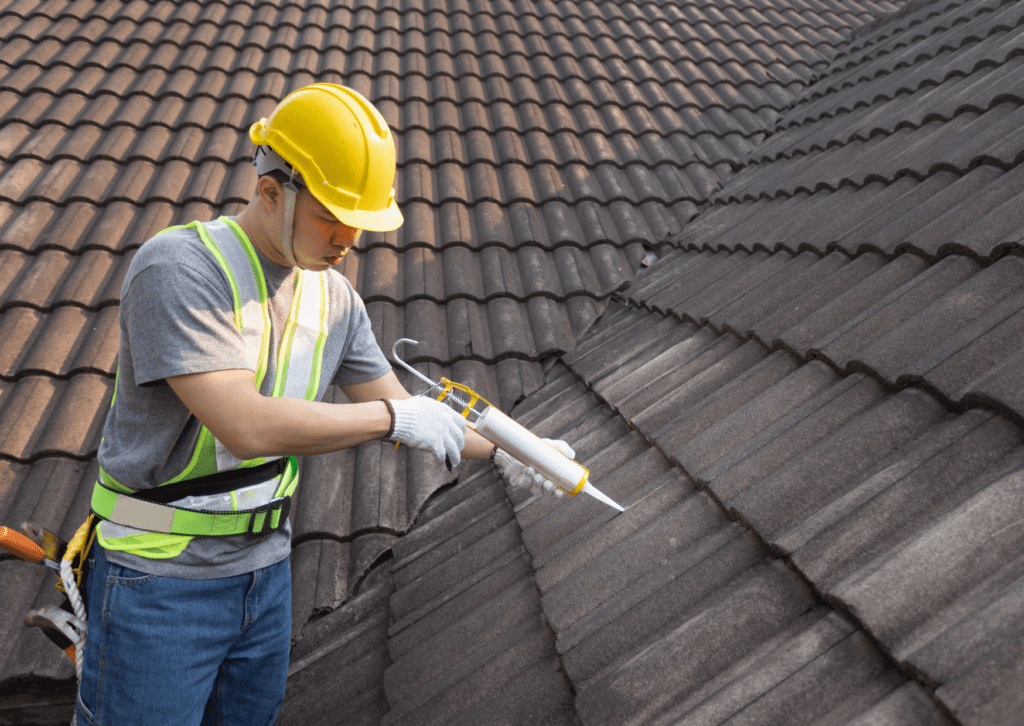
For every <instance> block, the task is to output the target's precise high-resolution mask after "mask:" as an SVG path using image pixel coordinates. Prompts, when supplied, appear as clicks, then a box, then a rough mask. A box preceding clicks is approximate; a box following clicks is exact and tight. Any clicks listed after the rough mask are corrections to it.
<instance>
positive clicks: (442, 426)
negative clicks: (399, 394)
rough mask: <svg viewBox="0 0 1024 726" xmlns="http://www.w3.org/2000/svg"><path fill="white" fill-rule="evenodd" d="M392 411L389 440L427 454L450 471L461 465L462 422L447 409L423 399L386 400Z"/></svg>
mask: <svg viewBox="0 0 1024 726" xmlns="http://www.w3.org/2000/svg"><path fill="white" fill-rule="evenodd" d="M390 401H391V407H392V408H393V409H394V411H395V428H394V430H393V431H392V432H391V437H392V438H393V439H395V440H396V441H399V442H401V443H403V444H405V445H406V446H413V447H415V448H417V449H423V450H424V451H429V452H430V453H432V454H433V455H434V456H436V457H437V459H438V461H440V462H441V463H442V464H449V465H450V466H451V467H455V466H458V465H459V462H460V461H462V447H463V445H464V444H465V436H466V419H464V418H462V416H460V415H459V414H457V413H456V412H455V411H453V410H452V409H451V408H449V407H448V406H446V405H444V404H443V403H440V402H439V401H435V400H434V399H432V398H427V397H426V396H414V397H412V398H402V399H395V398H392V399H390Z"/></svg>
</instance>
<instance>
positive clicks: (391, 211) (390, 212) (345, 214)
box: [310, 189, 405, 232]
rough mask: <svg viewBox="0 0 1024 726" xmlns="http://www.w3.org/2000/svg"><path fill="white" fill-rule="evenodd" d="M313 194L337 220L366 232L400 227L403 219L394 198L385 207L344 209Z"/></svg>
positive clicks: (385, 230) (388, 230)
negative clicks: (368, 209) (378, 208)
mask: <svg viewBox="0 0 1024 726" xmlns="http://www.w3.org/2000/svg"><path fill="white" fill-rule="evenodd" d="M310 193H313V190H312V189H310ZM313 196H314V197H316V198H317V201H319V202H320V203H321V204H323V205H324V206H325V207H327V209H328V210H329V211H330V212H331V214H333V215H334V216H335V217H337V218H338V221H339V222H341V223H342V224H347V225H348V226H349V227H355V228H356V229H362V230H365V231H367V232H391V231H393V230H396V229H398V228H399V227H401V226H402V223H403V222H404V221H405V218H404V217H403V216H402V211H401V210H400V209H399V208H398V204H397V203H396V202H395V200H394V199H392V200H391V204H389V205H388V207H387V208H386V209H380V210H376V211H372V212H371V211H366V210H362V209H346V208H345V207H339V206H338V205H336V204H331V203H330V202H328V201H326V200H324V199H320V197H319V196H318V195H317V194H315V193H314V194H313Z"/></svg>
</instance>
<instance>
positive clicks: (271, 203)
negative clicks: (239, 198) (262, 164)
mask: <svg viewBox="0 0 1024 726" xmlns="http://www.w3.org/2000/svg"><path fill="white" fill-rule="evenodd" d="M283 191H284V190H283V189H282V188H281V184H280V182H278V181H277V179H275V178H274V177H272V176H271V175H270V174H265V175H263V176H261V177H260V178H259V180H258V181H257V182H256V194H257V196H258V197H259V199H260V201H261V202H262V203H263V204H264V205H265V206H266V207H267V210H268V211H270V212H273V211H274V210H275V209H277V205H278V204H279V203H280V201H281V195H282V192H283Z"/></svg>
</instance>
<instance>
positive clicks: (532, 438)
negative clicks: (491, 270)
mask: <svg viewBox="0 0 1024 726" xmlns="http://www.w3.org/2000/svg"><path fill="white" fill-rule="evenodd" d="M399 343H412V344H413V345H419V341H416V340H413V339H411V338H401V339H400V340H397V341H395V344H394V345H393V346H392V347H391V356H392V358H394V360H395V362H396V363H398V364H399V365H400V366H402V367H403V368H405V369H406V370H407V371H409V372H410V373H412V374H413V375H414V376H416V377H417V378H419V379H420V380H421V381H423V382H424V383H426V384H427V385H428V386H430V388H429V389H428V390H427V392H426V394H425V395H429V394H431V393H432V392H433V391H436V390H438V389H440V394H439V395H438V397H437V400H438V401H441V402H442V403H446V404H448V405H449V406H451V407H452V408H454V409H455V410H456V411H458V412H459V413H460V414H461V415H462V416H463V418H465V419H466V422H467V424H468V426H469V427H470V428H471V429H473V430H474V431H476V432H477V433H478V434H480V435H481V436H483V437H484V438H485V439H487V440H488V441H490V442H491V443H492V444H496V445H497V446H499V447H501V448H502V449H503V450H504V451H506V452H508V454H509V455H510V456H513V457H515V458H516V459H518V460H519V461H520V462H522V463H523V464H526V465H527V466H530V467H533V469H534V470H535V471H536V472H537V473H539V474H541V475H543V476H544V477H545V478H547V479H550V480H551V481H552V482H553V483H554V484H555V485H556V486H557V487H558V488H559V489H561V490H562V491H564V492H567V493H568V494H569V495H570V496H576V495H577V494H579V493H580V492H583V493H584V494H589V495H590V496H592V497H593V498H594V499H597V500H598V501H601V502H604V503H605V504H607V505H608V506H609V507H613V508H615V509H617V510H619V511H620V512H623V511H625V510H624V509H623V508H622V507H620V506H619V505H618V504H616V503H615V501H614V500H612V499H611V498H610V497H608V496H606V495H605V494H604V493H603V492H601V490H599V489H598V488H597V487H595V486H594V485H593V484H591V483H590V482H589V481H587V480H588V479H589V478H590V471H589V470H588V469H587V468H586V467H585V466H581V465H580V464H578V463H577V462H575V461H573V460H572V459H570V458H568V457H567V456H565V455H564V454H562V452H560V451H559V450H558V449H556V448H554V447H553V446H550V445H549V444H546V443H545V442H544V441H543V440H542V439H541V438H540V437H539V436H537V435H535V434H533V433H531V432H530V431H529V430H527V429H526V428H525V427H524V426H522V425H520V424H518V423H516V422H515V421H513V420H512V419H511V418H509V417H508V416H506V415H505V414H504V413H502V412H501V411H499V410H498V409H497V408H495V407H494V406H493V405H491V404H490V403H488V402H487V401H485V400H484V399H483V398H482V397H481V396H480V394H478V393H476V392H475V391H473V389H471V388H469V387H467V386H464V385H462V384H461V383H455V382H454V381H450V380H448V379H447V378H442V379H441V380H440V382H435V381H432V380H430V378H428V377H427V376H425V375H423V374H422V373H420V372H419V371H418V370H416V369H415V368H413V367H412V366H411V365H409V364H408V363H406V362H405V361H403V360H402V359H401V358H399V357H398V352H397V348H398V344H399ZM478 403H479V404H483V405H484V409H483V411H478V410H477V409H476V408H475V406H476V405H477V404H478Z"/></svg>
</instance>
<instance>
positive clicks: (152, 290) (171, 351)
mask: <svg viewBox="0 0 1024 726" xmlns="http://www.w3.org/2000/svg"><path fill="white" fill-rule="evenodd" d="M232 309H233V308H232V300H231V289H230V287H229V286H228V284H227V281H226V280H223V281H222V280H220V279H210V277H209V276H208V275H206V274H204V273H203V272H201V271H199V270H196V269H194V268H192V267H190V266H189V265H187V264H184V263H180V262H159V263H156V264H152V265H149V266H148V267H146V268H145V269H143V270H141V271H140V272H138V273H137V274H136V275H135V276H134V278H133V279H132V280H131V283H130V285H128V286H127V289H126V290H125V295H124V297H123V299H122V301H121V311H122V316H123V321H122V324H123V325H124V326H125V328H126V330H127V333H128V339H129V340H130V341H131V355H132V361H133V363H134V366H135V382H136V384H137V385H140V386H141V385H145V384H147V383H152V382H153V381H158V380H161V379H164V378H168V377H171V376H180V375H185V374H188V373H205V372H207V371H217V370H229V369H240V368H250V367H251V366H249V365H248V364H247V362H246V358H245V347H244V345H243V342H242V336H241V333H240V332H239V331H238V329H237V328H236V327H235V324H234V314H233V312H232Z"/></svg>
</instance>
